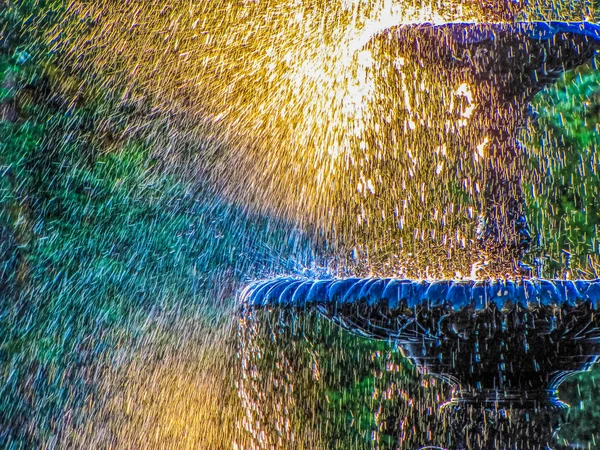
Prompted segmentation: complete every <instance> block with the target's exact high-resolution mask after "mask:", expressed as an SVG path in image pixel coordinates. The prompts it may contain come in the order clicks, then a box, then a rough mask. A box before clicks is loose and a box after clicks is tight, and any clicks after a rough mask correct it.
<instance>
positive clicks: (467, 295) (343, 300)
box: [243, 277, 600, 311]
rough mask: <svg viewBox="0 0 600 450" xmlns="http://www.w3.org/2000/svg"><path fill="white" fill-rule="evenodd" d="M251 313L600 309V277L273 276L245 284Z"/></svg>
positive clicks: (244, 294) (246, 299) (247, 304)
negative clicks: (340, 308)
mask: <svg viewBox="0 0 600 450" xmlns="http://www.w3.org/2000/svg"><path fill="white" fill-rule="evenodd" d="M243 301H244V305H245V306H246V307H249V308H251V309H256V308H269V307H283V308H300V309H302V308H310V307H317V306H319V305H333V304H335V305H351V304H359V303H360V304H366V305H370V306H373V307H376V308H377V307H378V308H387V309H389V310H393V309H397V308H400V307H408V308H415V307H418V306H426V307H436V306H445V307H447V308H449V309H452V310H455V311H459V310H462V309H464V308H468V307H470V308H472V309H474V310H476V311H477V310H482V309H485V308H487V307H489V306H491V305H495V306H496V307H497V308H499V309H506V308H512V307H514V306H515V305H520V306H522V307H525V308H534V307H539V306H557V307H563V306H576V305H578V304H581V303H588V304H589V305H590V306H591V307H592V308H593V309H597V307H598V306H600V279H598V280H546V279H523V280H517V281H510V280H492V281H473V280H468V281H463V280H438V281H426V280H409V279H398V278H342V279H339V278H338V279H326V280H312V279H306V278H293V277H284V278H275V279H271V280H265V281H258V282H255V283H253V284H251V285H249V286H248V287H247V288H246V290H245V291H244V293H243Z"/></svg>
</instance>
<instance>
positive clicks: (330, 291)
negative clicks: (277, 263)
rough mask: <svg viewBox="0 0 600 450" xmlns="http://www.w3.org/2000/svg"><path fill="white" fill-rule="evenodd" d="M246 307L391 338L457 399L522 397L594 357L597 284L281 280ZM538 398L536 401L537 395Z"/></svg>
mask: <svg viewBox="0 0 600 450" xmlns="http://www.w3.org/2000/svg"><path fill="white" fill-rule="evenodd" d="M245 298H246V302H245V308H247V309H257V308H259V309H264V308H267V309H278V308H283V309H286V310H288V309H293V310H297V311H303V310H316V311H318V312H319V313H320V314H322V315H323V316H325V317H327V318H328V319H330V320H332V321H333V322H335V323H336V324H338V325H339V326H341V327H342V328H344V329H346V330H348V331H350V332H352V333H355V334H358V335H361V336H365V337H368V338H372V339H383V340H392V341H395V342H396V343H397V344H398V345H399V347H400V348H401V349H402V351H403V352H404V354H405V355H406V356H407V357H409V358H410V359H411V360H413V362H414V363H415V364H417V365H418V366H419V367H421V368H423V369H424V370H425V371H426V372H428V373H430V374H433V375H436V376H438V377H440V378H442V379H444V380H445V381H447V382H449V383H450V384H451V385H453V386H454V387H455V389H456V395H455V399H461V398H462V399H464V401H469V402H480V403H485V402H486V401H489V400H490V399H492V400H493V401H494V402H495V403H498V402H500V401H501V399H506V400H507V401H509V402H510V403H511V404H512V405H513V406H518V405H516V404H515V401H514V399H515V398H516V397H515V396H514V395H512V394H511V393H514V392H515V391H518V392H521V393H523V392H525V393H527V392H529V394H526V395H520V396H518V397H519V401H520V402H521V403H523V404H526V403H528V400H527V399H528V398H531V399H534V398H535V399H538V398H539V397H540V395H539V392H540V391H543V392H550V391H552V390H554V389H556V387H557V386H558V385H559V384H560V383H561V382H562V381H563V380H564V379H565V378H566V377H567V376H569V375H570V374H573V373H576V372H578V371H581V370H586V369H587V368H588V367H589V366H590V365H591V364H593V363H594V362H595V361H596V359H597V356H596V355H600V315H599V314H598V313H597V312H598V311H597V309H598V307H599V306H600V280H595V281H586V280H576V281H570V280H543V279H533V280H518V281H508V280H497V281H452V280H444V281H413V280H401V279H393V278H384V279H380V278H369V279H359V278H348V279H331V280H306V279H295V278H280V279H274V280H268V281H264V282H258V283H255V284H253V285H251V286H250V287H249V288H248V289H247V290H246V293H245ZM536 401H537V400H536Z"/></svg>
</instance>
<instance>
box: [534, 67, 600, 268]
mask: <svg viewBox="0 0 600 450" xmlns="http://www.w3.org/2000/svg"><path fill="white" fill-rule="evenodd" d="M533 109H534V111H535V113H536V115H537V122H536V123H535V126H533V127H530V128H529V129H528V134H527V135H526V138H525V147H526V149H527V150H528V152H529V156H530V169H531V171H530V173H531V174H532V176H531V177H530V178H529V180H528V183H529V192H530V196H529V198H528V201H527V203H528V216H529V217H530V221H531V223H532V224H533V226H534V228H535V233H536V235H537V236H539V239H540V244H541V246H540V248H539V249H538V250H537V256H540V257H542V258H545V259H546V261H547V265H546V272H544V276H546V277H552V276H561V275H562V274H561V270H564V269H565V264H564V258H563V253H564V254H565V255H568V258H569V259H570V264H571V267H572V269H573V270H574V277H576V278H581V277H585V278H590V277H591V278H593V277H595V276H596V270H597V269H596V267H597V263H598V254H599V251H600V249H599V247H598V233H597V231H598V225H599V224H600V204H599V203H598V200H597V199H598V196H599V195H600V176H599V175H600V174H599V173H598V153H597V149H598V148H599V146H598V145H599V144H600V138H599V134H598V123H599V122H598V121H599V119H600V73H599V72H598V71H595V70H593V69H592V68H591V67H584V68H582V69H581V70H579V71H577V72H569V73H567V74H565V75H564V76H563V77H562V78H561V79H560V81H559V82H558V83H557V84H556V85H555V86H553V87H552V88H549V89H547V90H546V91H545V92H544V93H542V94H541V95H538V96H537V97H536V100H535V102H534V104H533Z"/></svg>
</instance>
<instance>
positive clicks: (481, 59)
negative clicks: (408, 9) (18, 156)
mask: <svg viewBox="0 0 600 450" xmlns="http://www.w3.org/2000/svg"><path fill="white" fill-rule="evenodd" d="M507 5H508V6H511V5H513V2H508V3H507ZM507 10H510V11H511V12H512V7H511V8H508V7H507ZM599 46H600V26H597V25H595V24H591V23H584V22H582V23H563V22H528V23H527V22H510V21H507V22H502V23H449V24H444V25H433V24H417V25H400V26H397V27H393V28H388V29H386V30H385V31H383V32H381V33H379V34H377V35H375V36H374V37H372V38H371V40H370V41H369V42H368V44H367V47H366V48H368V49H369V50H370V51H372V53H373V54H375V55H377V57H378V58H380V60H381V61H383V63H382V66H384V67H387V72H386V74H385V77H386V79H387V80H388V81H387V82H388V83H390V84H391V85H392V89H393V83H394V79H395V71H396V69H395V64H394V63H395V61H397V60H398V59H399V58H406V59H410V60H412V61H414V62H415V63H416V64H419V65H420V66H422V67H423V66H431V67H435V68H436V70H438V71H439V73H440V74H443V76H444V77H445V79H446V80H448V82H449V83H450V82H452V83H453V84H454V85H456V84H461V83H463V84H465V85H468V86H471V88H472V90H473V91H474V94H473V96H474V97H475V101H476V103H477V104H478V108H477V111H476V112H475V113H474V116H473V118H472V121H471V122H470V124H469V127H470V129H471V130H474V131H473V133H475V134H478V135H479V136H485V138H486V139H485V146H483V145H482V147H481V148H477V149H473V151H474V152H479V154H480V156H481V158H480V161H481V162H480V169H481V170H480V174H479V176H480V179H479V180H478V181H479V182H480V185H481V186H483V189H482V190H481V195H482V197H483V200H482V202H481V204H482V209H481V211H480V226H479V229H478V236H477V239H478V241H479V245H480V246H481V248H482V251H483V254H484V255H485V261H482V267H485V271H484V275H485V276H480V275H481V274H479V273H478V274H476V275H478V276H476V277H474V279H473V280H437V281H423V280H407V279H395V278H370V279H360V278H348V279H328V280H310V279H298V278H278V279H272V280H267V281H261V282H257V283H255V284H252V285H251V286H249V287H248V288H247V290H246V292H245V293H244V299H245V302H244V307H243V310H244V313H247V312H249V311H251V310H256V309H270V310H277V309H281V308H282V309H286V310H296V311H306V310H317V311H318V312H319V313H321V314H322V315H323V316H325V317H326V318H328V319H330V320H332V321H333V322H335V323H336V324H338V325H339V326H341V327H342V328H344V329H346V330H348V331H350V332H352V333H356V334H359V335H362V336H365V337H368V338H372V339H382V340H390V341H394V342H396V343H397V344H398V345H399V347H400V348H401V349H402V351H403V352H404V353H405V355H406V356H407V357H408V358H410V359H411V360H412V361H413V362H414V363H415V364H416V365H417V366H418V367H419V368H420V369H421V370H422V371H423V372H425V373H427V374H430V375H433V376H436V377H439V378H441V379H443V380H444V381H446V382H448V383H449V384H450V385H451V386H452V388H453V396H452V399H451V400H450V401H448V402H447V403H446V404H444V405H443V408H444V410H445V411H446V412H447V413H448V414H450V415H451V420H450V422H451V424H452V425H451V427H452V433H453V441H454V443H455V445H456V448H457V449H509V448H510V449H513V448H518V449H546V448H549V446H550V445H553V442H554V438H553V433H554V430H555V429H556V427H557V426H558V425H559V424H560V422H561V420H563V419H564V417H563V416H564V413H565V412H566V410H567V408H568V406H567V405H566V404H564V403H562V402H561V401H560V400H559V399H558V396H557V388H558V386H559V384H560V383H561V382H562V381H564V380H565V378H566V377H568V376H569V375H571V374H573V373H576V372H578V371H582V370H586V369H587V368H589V366H590V365H591V364H593V363H594V362H595V361H596V358H597V355H600V317H599V316H598V314H597V308H598V302H599V301H600V280H596V281H586V280H574V281H571V280H546V279H538V278H531V269H530V268H529V267H528V266H526V265H525V264H523V263H522V262H521V258H522V257H523V255H524V253H525V252H526V251H527V249H528V247H529V245H530V242H531V233H530V231H529V228H528V225H527V221H526V219H525V208H524V200H523V193H522V187H521V175H522V173H523V170H524V164H523V154H522V152H521V151H520V149H519V145H518V143H517V137H516V136H517V131H518V130H519V128H520V127H522V126H524V124H525V122H526V112H527V105H528V102H529V100H530V99H531V98H532V96H533V95H534V94H535V93H536V92H537V91H539V90H540V89H541V88H542V87H543V86H544V85H547V84H548V83H551V82H553V81H554V80H556V78H557V77H558V76H559V75H560V74H561V73H562V72H563V71H565V70H569V69H572V68H575V67H577V66H578V65H581V64H583V63H585V62H586V61H588V60H589V59H590V58H591V57H592V56H593V54H594V52H595V50H596V48H597V47H599ZM483 147H485V151H484V150H483Z"/></svg>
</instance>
